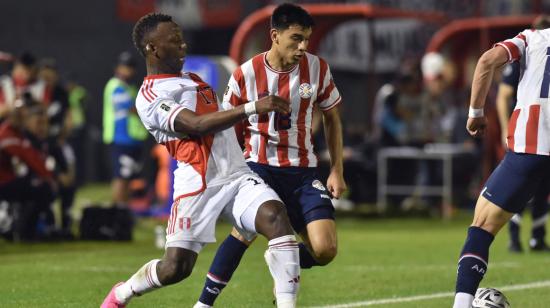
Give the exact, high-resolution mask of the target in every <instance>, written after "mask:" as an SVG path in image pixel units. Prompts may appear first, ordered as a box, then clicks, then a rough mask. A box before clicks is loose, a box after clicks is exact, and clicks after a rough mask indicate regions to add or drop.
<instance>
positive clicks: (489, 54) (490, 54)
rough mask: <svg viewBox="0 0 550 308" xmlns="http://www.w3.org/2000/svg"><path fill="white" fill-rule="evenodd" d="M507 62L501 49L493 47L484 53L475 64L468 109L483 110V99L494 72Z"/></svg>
mask: <svg viewBox="0 0 550 308" xmlns="http://www.w3.org/2000/svg"><path fill="white" fill-rule="evenodd" d="M507 61H508V53H507V52H506V50H505V49H504V48H503V47H500V46H495V47H493V48H491V49H489V50H488V51H486V52H485V53H484V54H483V55H482V56H481V57H480V58H479V61H478V62H477V65H476V69H475V72H474V78H473V81H472V95H471V97H470V107H471V108H475V109H480V108H483V106H484V105H485V99H486V98H487V93H488V92H489V88H490V86H491V83H492V82H493V76H494V74H495V70H496V69H498V68H499V67H501V66H502V65H504V64H505V63H506V62H507Z"/></svg>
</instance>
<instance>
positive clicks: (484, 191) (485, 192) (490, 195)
mask: <svg viewBox="0 0 550 308" xmlns="http://www.w3.org/2000/svg"><path fill="white" fill-rule="evenodd" d="M481 195H487V196H489V197H492V196H493V195H492V194H491V193H490V192H488V191H487V186H485V187H483V190H482V191H481Z"/></svg>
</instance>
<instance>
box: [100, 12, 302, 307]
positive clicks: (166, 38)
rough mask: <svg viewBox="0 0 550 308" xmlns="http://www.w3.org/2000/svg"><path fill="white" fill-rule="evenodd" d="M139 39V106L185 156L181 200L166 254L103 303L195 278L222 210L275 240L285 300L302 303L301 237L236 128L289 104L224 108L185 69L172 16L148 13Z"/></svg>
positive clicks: (274, 266) (278, 285) (179, 175)
mask: <svg viewBox="0 0 550 308" xmlns="http://www.w3.org/2000/svg"><path fill="white" fill-rule="evenodd" d="M133 39H134V44H135V45H136V47H137V49H138V50H139V51H140V52H141V54H142V55H144V57H145V62H146V65H147V77H145V80H144V82H143V84H142V86H141V89H140V90H139V94H138V97H137V99H136V109H137V111H138V114H139V116H140V118H141V120H142V122H143V124H144V126H145V127H146V128H147V130H149V132H150V133H151V134H152V135H153V136H154V137H155V139H156V140H157V142H159V143H160V144H163V145H164V146H166V148H167V149H168V151H169V152H170V154H171V155H172V157H174V158H175V159H177V160H178V168H177V169H176V171H174V190H175V192H174V199H175V201H174V204H173V205H172V210H171V214H170V218H169V222H168V227H167V235H166V251H165V254H164V256H163V257H162V259H160V260H159V259H155V260H151V261H149V262H148V263H147V264H145V265H144V266H143V267H142V268H141V269H139V270H138V271H137V272H136V273H135V274H134V275H133V276H132V277H130V279H128V280H127V281H126V282H121V283H118V284H116V285H115V286H114V287H113V288H112V290H111V292H110V293H109V294H108V295H107V297H106V298H105V300H104V302H103V304H102V305H101V307H103V308H108V307H125V305H126V304H127V303H128V302H129V300H130V299H131V298H132V297H134V296H136V295H141V294H144V293H146V292H149V291H152V290H154V289H157V288H160V287H163V286H166V285H170V284H174V283H177V282H179V281H181V280H183V279H184V278H186V277H187V276H189V275H190V274H191V270H192V268H193V266H194V264H195V261H196V259H197V255H198V253H199V252H200V251H201V249H202V248H203V246H204V245H205V244H206V243H209V242H214V241H215V238H214V236H215V232H214V231H215V223H216V220H217V218H218V216H220V215H224V216H225V217H227V218H228V219H229V220H230V221H232V223H233V225H234V226H235V228H236V229H238V230H239V232H240V233H241V234H243V235H244V236H245V238H248V239H251V238H253V237H255V235H256V232H257V233H260V234H262V235H264V236H265V237H266V238H267V239H268V241H269V242H268V245H269V248H268V250H267V251H266V260H267V263H268V267H269V270H270V272H271V274H272V276H273V279H274V280H275V289H276V295H277V302H278V303H280V304H279V305H278V306H279V307H295V305H296V304H295V303H296V296H297V292H298V287H299V273H300V266H299V262H300V261H299V252H298V245H297V243H296V238H295V236H294V234H293V230H292V227H291V225H290V222H289V220H288V217H287V215H286V213H285V207H284V205H283V204H282V203H281V201H280V199H279V198H278V196H277V194H276V193H275V192H274V191H273V190H272V189H271V188H269V186H267V185H266V184H265V183H264V181H263V180H262V179H261V178H260V177H258V176H257V175H256V174H254V173H253V172H252V171H251V170H250V168H248V167H247V165H246V163H245V160H244V159H243V157H242V153H241V149H240V147H239V144H238V143H237V139H236V136H235V131H234V129H233V128H232V127H233V125H234V124H235V123H237V122H238V121H241V120H243V119H245V118H246V117H247V116H251V115H255V114H259V115H261V114H265V113H268V112H271V111H275V112H278V113H281V114H286V113H288V112H289V111H290V108H289V104H288V102H287V101H285V100H283V99H281V98H280V97H276V96H273V95H271V96H268V97H265V98H262V99H259V100H256V101H253V102H250V103H249V104H246V105H244V106H239V107H237V108H234V109H231V110H223V111H222V110H221V104H220V103H219V102H218V100H217V96H216V94H215V93H214V91H213V90H212V88H211V87H210V86H209V85H208V84H206V83H204V82H203V81H202V80H201V79H200V78H199V77H198V76H197V75H195V74H192V73H185V74H181V73H180V70H181V67H182V65H183V61H184V58H185V50H186V47H187V46H186V45H185V43H184V41H183V38H182V33H181V29H180V28H179V26H178V25H177V24H176V23H174V22H173V21H172V18H171V17H170V16H168V15H163V14H154V13H153V14H149V15H146V16H144V17H142V18H141V19H140V20H139V21H138V22H137V23H136V25H135V27H134V31H133Z"/></svg>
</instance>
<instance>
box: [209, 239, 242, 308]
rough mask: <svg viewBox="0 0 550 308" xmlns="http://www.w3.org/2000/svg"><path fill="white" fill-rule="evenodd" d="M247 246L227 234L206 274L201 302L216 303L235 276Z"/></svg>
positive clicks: (211, 304)
mask: <svg viewBox="0 0 550 308" xmlns="http://www.w3.org/2000/svg"><path fill="white" fill-rule="evenodd" d="M247 248H248V246H246V245H245V244H244V243H243V242H241V241H239V240H238V239H236V238H235V237H233V236H232V235H229V236H227V238H226V239H225V240H224V241H223V243H222V244H221V245H220V247H219V248H218V251H217V252H216V256H215V257H214V260H213V261H212V264H211V265H210V270H209V271H208V274H207V275H206V281H205V283H204V287H203V289H202V293H201V297H200V298H199V301H200V302H201V303H203V304H206V305H209V306H213V305H214V301H215V300H216V298H217V297H218V295H220V293H221V292H222V290H223V288H225V286H226V285H227V283H228V282H229V280H230V279H231V276H233V273H234V272H235V270H236V269H237V266H239V262H241V258H242V257H243V255H244V252H245V251H246V249H247Z"/></svg>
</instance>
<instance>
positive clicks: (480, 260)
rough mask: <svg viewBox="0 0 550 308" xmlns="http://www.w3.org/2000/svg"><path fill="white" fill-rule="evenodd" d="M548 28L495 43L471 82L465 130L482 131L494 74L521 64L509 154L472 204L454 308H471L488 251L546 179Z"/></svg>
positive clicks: (549, 164)
mask: <svg viewBox="0 0 550 308" xmlns="http://www.w3.org/2000/svg"><path fill="white" fill-rule="evenodd" d="M549 55H550V29H543V30H525V31H523V32H521V33H520V34H518V35H517V36H516V37H514V38H512V39H508V40H505V41H503V42H500V43H497V44H496V45H495V46H494V47H493V48H492V49H490V50H488V51H486V52H485V53H484V54H483V55H482V56H481V58H480V59H479V61H478V63H477V66H476V70H475V72H474V78H473V82H472V94H471V98H470V111H469V115H468V122H467V124H466V128H467V130H468V132H469V133H470V135H472V136H474V137H480V136H482V135H483V134H484V132H485V126H486V119H485V116H484V115H483V106H484V105H485V99H486V98H487V92H488V91H489V87H490V85H491V82H492V80H493V76H494V74H495V71H497V70H498V69H500V68H501V67H502V66H503V65H504V64H506V63H507V62H512V61H520V64H521V70H522V77H521V80H520V82H519V85H518V92H517V103H516V106H515V108H514V111H513V113H512V116H511V117H510V122H509V125H508V137H507V145H508V149H509V151H508V152H507V153H506V155H505V156H504V159H503V160H502V161H501V162H500V164H499V165H498V167H497V168H496V169H495V170H494V171H493V173H492V174H491V176H490V177H489V179H488V180H487V183H485V187H484V188H483V190H482V192H481V194H480V196H479V198H478V200H477V204H476V208H475V213H474V219H473V222H472V225H471V226H470V228H469V229H468V236H467V238H466V242H465V244H464V247H463V249H462V252H461V254H460V258H459V261H458V273H457V282H456V295H455V301H454V306H453V307H454V308H470V307H471V305H472V301H473V298H474V294H475V293H476V290H477V288H478V286H479V283H480V282H481V280H482V279H483V276H484V275H485V273H486V272H487V265H488V261H489V258H488V257H489V247H490V245H491V243H492V241H493V239H494V237H495V235H496V234H497V233H498V231H499V230H500V229H501V228H502V227H503V226H504V225H505V224H506V223H507V222H508V221H509V220H510V218H511V217H512V216H513V215H514V213H519V212H521V211H522V210H523V208H524V207H525V204H526V203H527V201H528V200H529V199H530V198H531V197H532V196H533V194H534V193H535V191H536V190H537V189H538V187H539V185H540V183H541V182H542V180H543V179H544V178H545V177H547V176H548V174H550V157H549V155H550V138H549V134H550V105H549V102H548V94H549V84H550V61H549V59H548V57H549Z"/></svg>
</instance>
